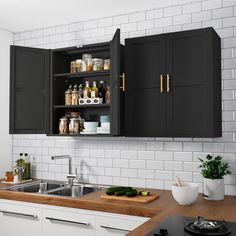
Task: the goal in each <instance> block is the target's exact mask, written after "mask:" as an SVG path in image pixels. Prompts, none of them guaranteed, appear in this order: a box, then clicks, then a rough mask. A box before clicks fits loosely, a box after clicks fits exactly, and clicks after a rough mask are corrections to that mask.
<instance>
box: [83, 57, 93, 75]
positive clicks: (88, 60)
mask: <svg viewBox="0 0 236 236" xmlns="http://www.w3.org/2000/svg"><path fill="white" fill-rule="evenodd" d="M82 60H83V61H84V63H85V65H86V71H92V70H93V66H92V55H91V54H83V55H82ZM83 71H85V70H84V69H83Z"/></svg>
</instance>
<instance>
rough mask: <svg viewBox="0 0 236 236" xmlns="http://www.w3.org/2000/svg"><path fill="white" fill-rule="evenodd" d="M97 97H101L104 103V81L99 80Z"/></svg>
mask: <svg viewBox="0 0 236 236" xmlns="http://www.w3.org/2000/svg"><path fill="white" fill-rule="evenodd" d="M98 97H99V98H102V99H103V103H105V98H106V89H105V86H104V81H103V80H101V81H100V84H99V88H98Z"/></svg>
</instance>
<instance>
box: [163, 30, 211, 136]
mask: <svg viewBox="0 0 236 236" xmlns="http://www.w3.org/2000/svg"><path fill="white" fill-rule="evenodd" d="M211 40H212V38H211V31H209V30H195V31H187V32H178V33H172V34H169V35H168V37H167V62H168V63H167V66H166V67H167V71H166V73H167V74H169V78H170V92H169V93H167V135H168V136H179V137H209V136H212V135H213V133H212V132H213V127H212V126H213V122H212V121H213V86H212V85H213V81H212V79H213V51H212V50H213V47H212V45H213V42H212V41H211Z"/></svg>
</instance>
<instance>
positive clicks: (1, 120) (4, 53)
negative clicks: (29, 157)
mask: <svg viewBox="0 0 236 236" xmlns="http://www.w3.org/2000/svg"><path fill="white" fill-rule="evenodd" d="M11 44H13V33H10V32H8V31H5V30H1V29H0V110H1V113H0V114H1V115H0V177H3V176H4V173H5V171H6V170H11V168H12V167H11V164H12V162H11V160H12V135H9V62H10V45H11Z"/></svg>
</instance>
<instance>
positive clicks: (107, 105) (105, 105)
mask: <svg viewBox="0 0 236 236" xmlns="http://www.w3.org/2000/svg"><path fill="white" fill-rule="evenodd" d="M53 107H54V109H67V108H90V107H93V108H94V107H110V104H89V105H86V104H85V105H71V106H66V105H54V106H53Z"/></svg>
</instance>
